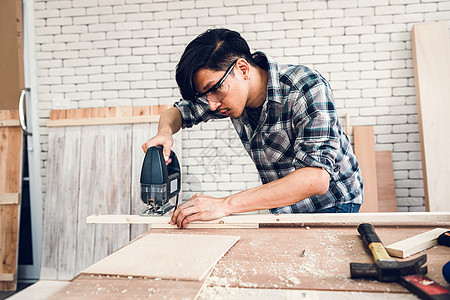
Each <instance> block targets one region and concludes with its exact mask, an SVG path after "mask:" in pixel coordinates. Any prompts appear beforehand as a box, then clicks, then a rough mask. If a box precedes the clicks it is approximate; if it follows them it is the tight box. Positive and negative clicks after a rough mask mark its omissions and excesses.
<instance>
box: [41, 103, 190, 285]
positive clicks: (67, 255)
mask: <svg viewBox="0 0 450 300" xmlns="http://www.w3.org/2000/svg"><path fill="white" fill-rule="evenodd" d="M166 108H167V106H156V107H150V106H148V107H110V108H90V109H72V110H58V111H52V112H51V115H50V120H49V121H48V125H49V126H51V127H50V128H49V135H48V143H49V151H48V160H47V185H46V197H45V200H44V205H43V206H44V216H43V223H44V226H43V228H44V232H43V243H42V244H43V249H42V268H41V279H58V280H68V279H71V278H73V276H75V275H76V274H77V273H78V272H80V271H81V270H82V269H84V268H86V267H87V266H89V265H91V264H93V263H94V262H97V261H99V260H100V259H102V258H103V257H105V256H106V255H108V254H109V253H111V252H113V251H114V250H116V249H118V248H119V247H121V246H123V245H124V244H125V243H127V242H128V241H130V240H131V239H133V238H134V237H136V236H137V235H139V234H141V233H143V232H145V231H146V230H147V229H148V226H145V225H132V226H130V225H122V226H113V225H105V226H96V227H94V226H91V225H89V224H86V223H85V222H84V220H85V218H86V217H87V216H88V215H90V214H92V213H93V212H97V213H102V214H108V213H119V214H130V213H133V214H137V213H138V212H141V211H143V210H144V209H145V206H144V204H143V203H141V201H140V196H139V191H140V190H139V188H140V185H139V176H140V168H141V165H142V159H143V157H144V153H143V151H142V148H141V145H142V144H143V143H144V142H145V141H147V140H148V139H149V138H150V137H152V135H154V134H155V133H156V130H157V123H155V121H157V120H158V116H159V114H160V113H161V111H163V110H164V109H166ZM91 119H93V120H95V122H89V120H91ZM124 122H125V123H124ZM148 122H153V123H148ZM83 124H84V125H83ZM179 138H180V137H176V138H175V140H176V142H175V145H174V148H175V151H176V152H177V154H178V155H181V150H179V149H181V148H180V147H181V143H180V140H179Z"/></svg>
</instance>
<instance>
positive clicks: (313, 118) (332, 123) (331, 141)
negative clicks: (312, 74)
mask: <svg viewBox="0 0 450 300" xmlns="http://www.w3.org/2000/svg"><path fill="white" fill-rule="evenodd" d="M299 97H301V99H299V101H296V103H297V105H296V106H295V107H294V114H295V117H294V125H295V130H296V133H297V135H296V139H295V145H294V151H295V152H296V155H295V159H294V167H295V168H296V169H299V168H304V167H316V168H321V169H324V170H326V171H327V172H328V173H329V174H330V176H333V175H334V174H335V173H336V170H335V160H336V157H337V155H338V153H339V151H340V142H339V127H338V126H339V125H338V123H337V115H336V110H335V107H334V103H333V98H332V97H333V95H332V94H331V89H330V87H329V85H328V84H327V83H326V82H318V83H317V84H315V85H314V86H313V87H312V88H311V89H310V90H309V91H308V92H307V93H306V94H300V93H299Z"/></svg>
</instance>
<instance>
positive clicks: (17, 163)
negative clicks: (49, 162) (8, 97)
mask: <svg viewBox="0 0 450 300" xmlns="http://www.w3.org/2000/svg"><path fill="white" fill-rule="evenodd" d="M18 119H19V113H18V111H11V110H0V120H2V121H0V123H3V124H4V125H2V126H0V259H1V260H0V291H11V290H15V289H16V285H17V262H18V243H19V222H20V215H19V214H20V194H21V187H22V184H21V183H22V143H23V134H22V129H21V128H20V127H19V124H17V122H11V121H18Z"/></svg>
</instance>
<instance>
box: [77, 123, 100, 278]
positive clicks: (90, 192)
mask: <svg viewBox="0 0 450 300" xmlns="http://www.w3.org/2000/svg"><path fill="white" fill-rule="evenodd" d="M81 135H82V137H83V139H82V143H81V150H80V151H81V157H83V158H84V159H82V160H81V161H80V163H81V165H80V181H79V182H80V187H79V190H80V191H79V200H78V201H79V202H78V220H77V221H78V222H77V226H78V227H77V236H76V240H77V248H76V266H75V269H74V270H73V273H74V274H73V275H75V274H78V273H79V272H80V271H81V270H83V269H84V268H86V267H87V266H90V265H92V264H93V263H94V262H95V261H94V256H93V255H92V254H93V253H94V251H95V227H94V226H89V225H88V224H84V222H80V221H79V220H83V219H84V218H85V217H86V215H89V212H90V211H93V210H94V208H95V205H96V203H97V202H101V201H104V200H105V199H104V198H103V196H104V195H103V194H102V190H101V189H100V188H99V187H100V186H101V185H102V182H103V180H104V175H103V174H104V172H102V171H103V165H102V164H103V163H104V161H105V160H106V159H105V158H104V147H105V145H104V144H103V143H102V140H103V137H102V130H101V128H100V127H99V126H89V127H83V128H82V132H81ZM86 197H88V198H89V199H86Z"/></svg>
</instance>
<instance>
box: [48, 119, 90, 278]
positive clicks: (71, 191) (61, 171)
mask: <svg viewBox="0 0 450 300" xmlns="http://www.w3.org/2000/svg"><path fill="white" fill-rule="evenodd" d="M64 136H65V137H66V138H65V139H64V146H63V148H62V149H54V151H62V152H63V153H64V156H63V157H62V159H63V160H62V161H59V168H58V169H57V172H56V174H48V175H47V186H49V185H51V184H58V186H59V189H58V196H59V197H58V199H57V204H56V207H55V208H54V213H55V217H54V218H55V219H56V220H57V224H58V225H59V227H57V229H56V231H55V232H53V233H52V234H55V235H56V236H57V238H58V245H57V249H56V250H57V252H56V253H54V254H53V255H55V256H56V257H57V268H58V277H57V278H56V279H58V280H69V279H72V278H73V275H74V274H73V270H74V269H75V265H76V253H75V251H74V249H76V247H77V240H76V239H75V238H74V237H75V236H76V235H77V211H78V197H79V194H78V193H79V189H78V182H79V172H80V161H81V159H82V157H81V153H80V148H81V147H80V142H81V128H79V127H71V128H66V130H65V135H64Z"/></svg>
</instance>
